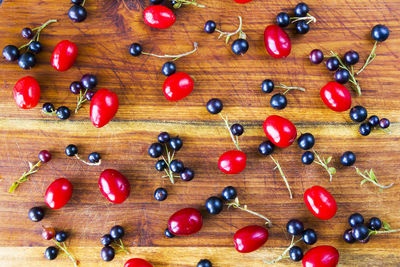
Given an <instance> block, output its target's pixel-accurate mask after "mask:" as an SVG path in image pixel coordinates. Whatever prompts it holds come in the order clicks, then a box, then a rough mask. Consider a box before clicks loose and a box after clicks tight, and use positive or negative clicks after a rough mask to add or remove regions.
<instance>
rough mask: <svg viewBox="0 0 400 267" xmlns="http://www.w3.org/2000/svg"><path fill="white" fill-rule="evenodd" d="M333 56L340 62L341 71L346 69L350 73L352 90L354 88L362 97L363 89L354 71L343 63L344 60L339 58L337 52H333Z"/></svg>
mask: <svg viewBox="0 0 400 267" xmlns="http://www.w3.org/2000/svg"><path fill="white" fill-rule="evenodd" d="M331 56H332V57H335V58H336V59H337V60H338V61H339V68H341V69H345V70H347V71H348V72H349V74H350V79H349V81H350V83H351V88H353V90H355V91H356V92H357V94H358V95H359V96H360V95H361V87H360V84H359V83H358V82H357V80H356V78H355V75H354V71H353V69H349V68H348V67H347V66H346V65H345V64H344V63H343V61H342V59H341V58H340V57H339V56H338V54H336V53H335V52H333V51H331Z"/></svg>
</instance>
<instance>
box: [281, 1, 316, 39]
mask: <svg viewBox="0 0 400 267" xmlns="http://www.w3.org/2000/svg"><path fill="white" fill-rule="evenodd" d="M309 11H310V8H309V7H308V5H307V4H306V3H298V4H297V5H296V7H295V8H294V16H293V17H290V16H289V14H288V13H286V12H281V13H279V14H278V15H277V16H276V24H278V26H279V27H281V28H285V27H287V26H289V24H290V23H294V24H295V28H296V33H299V34H306V33H308V31H309V30H310V23H311V22H314V23H315V22H317V19H316V18H315V17H313V16H311V15H310V14H309V13H308V12H309Z"/></svg>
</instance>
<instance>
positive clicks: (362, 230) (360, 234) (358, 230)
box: [352, 224, 369, 240]
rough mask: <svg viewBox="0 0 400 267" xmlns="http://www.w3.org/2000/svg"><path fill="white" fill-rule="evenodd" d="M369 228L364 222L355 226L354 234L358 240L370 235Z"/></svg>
mask: <svg viewBox="0 0 400 267" xmlns="http://www.w3.org/2000/svg"><path fill="white" fill-rule="evenodd" d="M368 234H369V230H368V227H367V226H365V225H364V224H359V225H356V226H354V227H353V231H352V235H353V237H354V238H355V239H357V240H364V239H366V238H367V237H368Z"/></svg>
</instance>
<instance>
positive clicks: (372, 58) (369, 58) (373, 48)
mask: <svg viewBox="0 0 400 267" xmlns="http://www.w3.org/2000/svg"><path fill="white" fill-rule="evenodd" d="M377 45H378V41H375V44H374V46H373V47H372V50H371V53H370V54H369V56H368V58H367V60H366V61H365V63H364V65H363V66H362V67H361V69H359V70H358V71H357V73H356V75H359V74H360V73H361V72H362V71H363V70H364V69H365V68H366V67H367V66H368V65H369V64H371V62H372V61H373V60H374V59H375V57H376V53H375V51H376V48H377Z"/></svg>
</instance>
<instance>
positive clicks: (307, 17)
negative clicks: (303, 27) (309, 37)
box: [290, 13, 317, 24]
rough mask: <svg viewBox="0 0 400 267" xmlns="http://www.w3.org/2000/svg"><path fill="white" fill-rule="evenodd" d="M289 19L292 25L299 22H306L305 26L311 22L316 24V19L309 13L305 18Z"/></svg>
mask: <svg viewBox="0 0 400 267" xmlns="http://www.w3.org/2000/svg"><path fill="white" fill-rule="evenodd" d="M290 19H291V20H293V21H291V22H292V23H296V22H298V21H300V20H307V24H309V23H311V22H314V23H316V22H317V19H316V18H315V17H314V16H311V15H310V14H309V13H307V16H306V17H291V18H290Z"/></svg>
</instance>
